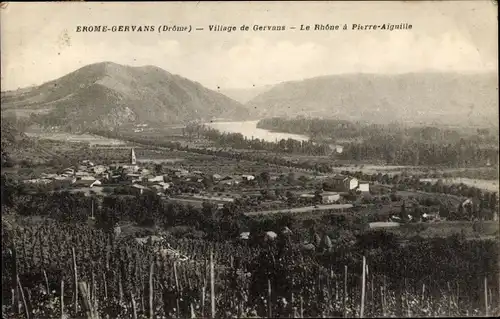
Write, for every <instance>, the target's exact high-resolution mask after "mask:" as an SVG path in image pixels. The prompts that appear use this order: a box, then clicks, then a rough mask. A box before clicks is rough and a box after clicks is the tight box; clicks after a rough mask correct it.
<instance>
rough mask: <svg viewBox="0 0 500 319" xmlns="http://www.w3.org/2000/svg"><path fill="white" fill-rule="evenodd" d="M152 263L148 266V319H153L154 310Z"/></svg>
mask: <svg viewBox="0 0 500 319" xmlns="http://www.w3.org/2000/svg"><path fill="white" fill-rule="evenodd" d="M153 267H154V261H153V262H151V265H150V266H149V318H150V319H153V316H154V309H153V289H154V287H153V272H154V268H153Z"/></svg>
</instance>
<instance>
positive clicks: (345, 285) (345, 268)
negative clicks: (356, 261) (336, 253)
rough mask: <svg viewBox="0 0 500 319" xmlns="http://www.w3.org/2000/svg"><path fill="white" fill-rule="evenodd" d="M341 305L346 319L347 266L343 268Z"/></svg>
mask: <svg viewBox="0 0 500 319" xmlns="http://www.w3.org/2000/svg"><path fill="white" fill-rule="evenodd" d="M342 297H343V301H342V304H343V306H344V318H347V265H345V266H344V293H343V296H342Z"/></svg>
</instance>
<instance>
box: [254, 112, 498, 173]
mask: <svg viewBox="0 0 500 319" xmlns="http://www.w3.org/2000/svg"><path fill="white" fill-rule="evenodd" d="M257 127H258V128H263V129H268V130H272V131H279V132H286V133H294V134H305V135H308V136H309V137H310V138H311V139H312V140H316V141H323V142H326V141H328V142H330V143H339V142H340V144H342V145H343V146H344V149H343V152H342V153H341V154H339V155H338V158H340V159H345V160H355V161H372V160H373V161H384V162H385V163H387V164H390V165H444V166H448V167H470V166H476V167H477V166H484V165H488V164H489V165H492V166H497V165H498V135H496V136H495V133H494V132H490V130H488V129H477V130H476V132H475V134H470V133H469V134H466V133H465V132H459V131H458V130H454V129H443V128H438V127H429V126H426V127H410V128H407V127H401V126H398V125H385V126H384V125H375V124H362V123H351V122H348V121H343V120H331V119H306V118H296V119H282V118H271V119H264V120H261V121H259V123H258V124H257ZM345 140H347V141H345Z"/></svg>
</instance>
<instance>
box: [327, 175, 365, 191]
mask: <svg viewBox="0 0 500 319" xmlns="http://www.w3.org/2000/svg"><path fill="white" fill-rule="evenodd" d="M332 184H333V186H334V188H335V190H336V191H338V192H348V191H350V190H353V189H356V188H357V187H358V184H359V183H358V179H357V178H354V177H349V176H343V175H337V176H334V177H333V178H332Z"/></svg>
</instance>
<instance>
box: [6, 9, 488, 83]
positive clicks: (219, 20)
mask: <svg viewBox="0 0 500 319" xmlns="http://www.w3.org/2000/svg"><path fill="white" fill-rule="evenodd" d="M0 14H1V20H0V21H1V66H2V90H11V89H16V88H18V87H26V86H30V85H38V84H41V83H44V82H46V81H49V80H53V79H56V78H58V77H60V76H62V75H65V74H67V73H69V72H71V71H74V70H76V69H78V68H80V67H82V66H84V65H87V64H90V63H95V62H101V61H113V62H116V63H121V64H127V65H133V66H140V65H156V66H159V67H161V68H163V69H165V70H167V71H169V72H171V73H175V74H179V75H182V76H184V77H187V78H189V79H192V80H195V81H198V82H200V83H201V84H203V85H205V86H207V87H209V88H211V89H215V88H217V86H219V87H220V88H221V89H227V88H245V87H252V86H253V85H255V86H261V85H266V84H275V83H278V82H282V81H288V80H299V79H303V78H309V77H314V76H319V75H327V74H339V73H356V72H364V73H404V72H414V71H417V72H418V71H459V72H477V71H479V72H487V71H496V70H497V68H498V58H497V55H498V44H497V43H498V42H497V41H498V35H497V23H498V19H497V9H496V7H495V5H494V4H493V2H492V1H490V0H488V1H457V2H453V1H444V2H415V3H412V2H361V3H360V2H330V3H328V2H317V3H305V2H300V3H298V2H290V3H278V2H270V3H269V2H268V3H263V2H260V3H247V2H235V3H195V2H191V3H84V2H69V3H63V2H58V3H10V4H9V5H8V7H7V8H5V9H3V10H1V13H0ZM315 23H323V24H327V23H330V24H339V25H343V24H349V25H351V24H353V23H356V24H382V23H392V24H399V23H410V24H412V26H413V28H412V30H403V31H392V32H389V31H321V32H319V31H309V32H305V31H299V30H298V29H296V30H289V29H288V27H290V26H296V27H300V25H301V24H315ZM160 24H162V25H165V24H166V25H192V27H193V28H194V27H204V28H205V30H204V31H197V32H195V31H193V32H191V33H183V32H177V33H175V32H170V33H168V32H167V33H160V34H159V33H158V32H153V33H150V32H143V33H132V32H129V33H111V32H107V33H77V32H76V26H77V25H107V26H113V25H153V26H155V27H157V26H158V25H160ZM209 24H224V25H234V26H236V27H237V28H238V29H239V27H240V26H241V25H242V24H247V25H250V26H251V25H255V24H258V25H285V26H287V30H286V31H284V32H254V31H249V32H246V33H242V32H239V31H238V32H234V33H224V32H209V31H208V30H207V29H208V25H209Z"/></svg>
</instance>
